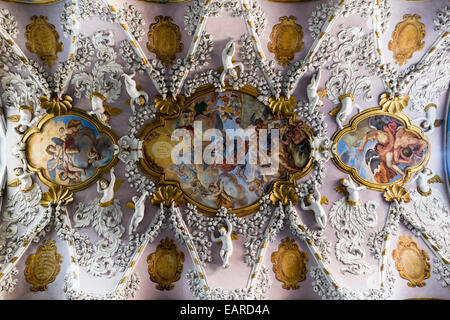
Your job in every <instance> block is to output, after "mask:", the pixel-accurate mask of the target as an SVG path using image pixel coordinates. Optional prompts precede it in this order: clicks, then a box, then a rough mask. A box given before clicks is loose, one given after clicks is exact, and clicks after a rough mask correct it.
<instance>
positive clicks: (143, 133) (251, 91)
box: [137, 85, 314, 217]
mask: <svg viewBox="0 0 450 320" xmlns="http://www.w3.org/2000/svg"><path fill="white" fill-rule="evenodd" d="M212 91H215V87H214V86H213V85H202V86H199V87H198V88H197V89H196V91H195V92H194V93H193V94H192V95H190V96H189V97H188V98H187V99H186V101H185V104H184V105H183V107H181V108H179V110H178V111H177V113H175V114H173V115H163V114H161V113H157V114H156V117H155V119H154V120H152V121H150V122H148V123H147V124H145V125H144V126H143V127H142V128H141V130H140V131H139V132H138V134H137V138H138V139H140V140H142V141H144V140H145V138H146V137H147V135H148V134H149V133H150V132H151V131H153V130H155V129H156V128H159V127H163V126H164V125H165V124H166V121H167V120H172V119H178V118H179V117H180V115H181V113H182V111H183V109H184V107H185V106H186V105H188V104H189V103H190V102H191V101H193V100H195V99H197V98H198V97H200V96H202V95H204V94H207V93H210V92H212ZM225 91H237V92H240V93H244V94H247V95H250V96H253V97H254V98H255V99H256V98H257V97H258V96H259V94H260V93H259V91H258V90H257V89H256V88H254V87H251V86H248V85H245V86H244V87H242V88H240V89H239V90H236V89H233V87H231V86H229V85H227V86H225ZM265 106H266V108H269V107H268V106H267V105H265ZM269 110H270V108H269ZM284 120H286V122H288V120H289V119H287V118H284ZM298 121H299V120H296V122H298ZM305 125H306V126H307V128H309V130H310V132H308V130H304V131H305V133H306V136H307V138H308V141H309V142H310V143H311V141H312V140H313V132H312V130H311V129H310V127H309V126H308V125H307V124H305ZM137 166H138V168H139V169H140V170H141V171H142V172H143V173H144V174H146V175H147V176H148V177H150V178H151V179H152V180H154V181H155V182H156V183H155V184H156V187H159V186H167V185H172V186H174V187H176V188H178V189H180V190H181V192H182V193H183V195H184V197H185V199H186V201H188V202H190V203H192V204H193V205H195V206H197V209H198V212H199V213H201V214H203V215H205V216H209V217H213V216H215V214H216V212H217V210H218V208H212V207H209V206H206V205H204V204H202V203H200V202H198V201H196V200H194V199H192V198H190V197H189V195H188V194H187V193H186V192H185V191H184V190H183V189H182V188H181V185H180V183H179V182H178V181H175V180H166V179H165V174H164V173H160V172H157V171H155V170H153V169H152V168H151V166H150V164H149V163H148V162H147V161H146V159H145V157H143V158H141V159H140V160H139V162H137ZM313 167H314V161H313V158H312V157H311V156H310V158H309V160H308V162H307V164H306V165H305V166H304V167H303V169H302V170H301V171H298V172H294V173H292V172H288V173H287V177H286V178H284V179H274V180H272V181H271V182H270V185H269V189H268V190H267V192H266V193H265V194H264V195H267V194H271V193H272V191H273V189H274V188H275V187H276V186H277V185H280V184H296V182H297V180H299V179H301V178H303V177H304V176H306V175H307V174H308V173H309V172H311V170H312V169H313ZM260 199H261V198H259V199H258V200H256V201H255V202H253V203H251V204H248V205H246V206H244V207H241V208H237V209H234V208H233V209H230V210H228V212H230V213H234V214H236V216H237V217H244V216H247V215H250V214H253V213H255V212H256V211H257V210H258V208H259V206H260V205H261V203H260V202H259V200H260Z"/></svg>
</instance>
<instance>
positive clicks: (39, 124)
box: [0, 0, 450, 299]
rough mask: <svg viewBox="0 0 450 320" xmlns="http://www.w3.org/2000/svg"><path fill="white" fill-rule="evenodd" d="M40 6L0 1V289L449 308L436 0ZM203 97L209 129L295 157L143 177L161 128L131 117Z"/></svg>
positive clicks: (146, 117)
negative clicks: (265, 141) (283, 139)
mask: <svg viewBox="0 0 450 320" xmlns="http://www.w3.org/2000/svg"><path fill="white" fill-rule="evenodd" d="M14 2H26V3H27V4H24V3H14ZM39 2H42V3H44V2H46V1H32V0H30V1H11V2H5V1H1V2H0V39H1V40H0V50H1V54H0V66H1V68H0V81H1V87H0V97H1V103H0V105H1V107H2V110H3V115H4V117H3V119H2V122H1V125H2V135H1V140H0V142H1V148H2V152H1V157H0V163H1V165H2V168H3V169H2V170H3V171H1V173H2V183H3V186H4V187H3V189H2V190H3V192H2V198H1V200H2V214H1V228H0V240H1V242H0V258H1V261H0V262H1V271H0V275H1V278H0V290H1V293H2V297H3V298H4V299H94V298H99V299H192V298H198V299H230V298H238V299H243V298H250V299H320V298H325V299H347V298H351V299H407V298H441V299H448V298H449V291H448V284H449V283H450V269H449V267H448V261H449V259H450V257H449V244H450V238H449V228H450V217H449V208H448V207H449V206H448V204H449V194H448V189H447V183H448V173H447V172H446V171H445V163H444V160H445V157H444V154H445V148H446V145H445V136H446V132H447V131H446V130H447V129H446V115H447V113H446V112H447V110H448V103H449V102H448V85H449V74H450V73H449V68H450V62H449V39H450V36H449V32H450V24H449V21H450V18H449V14H450V11H449V10H450V8H449V7H448V6H446V5H448V2H447V1H445V0H442V1H441V0H430V1H403V0H390V1H389V0H379V1H372V0H367V1H359V0H358V1H357V0H353V1H350V0H347V1H340V0H329V1H322V0H320V1H274V2H271V1H263V0H242V1H239V0H230V1H215V0H207V1H203V0H200V1H134V0H130V1H128V2H127V3H125V2H123V1H119V0H115V1H113V0H96V1H85V0H78V1H77V0H73V1H64V0H62V1H50V2H52V3H49V4H38V3H39ZM159 2H161V3H159ZM167 2H176V3H167ZM29 3H35V4H29ZM230 41H232V42H233V43H234V46H235V53H234V55H229V56H228V60H227V59H226V58H227V56H226V55H225V56H223V53H224V51H225V49H226V47H227V46H228V45H229V44H230V43H231V42H230ZM223 58H225V59H224V60H223ZM231 58H233V59H231ZM233 70H234V72H236V75H235V77H233V76H232V73H233ZM222 74H223V75H224V76H225V78H224V79H223V80H224V84H226V87H225V86H224V85H223V84H222V83H221V81H222V78H221V75H222ZM123 75H129V77H127V76H123ZM133 80H134V81H135V84H134V83H133ZM207 85H209V87H208V86H207ZM250 87H252V88H250ZM199 88H200V89H199ZM216 91H217V92H220V93H219V95H217V94H214V92H216ZM231 92H234V93H233V94H231ZM218 97H219V98H218ZM214 99H216V100H214ZM217 99H219V100H220V101H225V103H229V104H230V105H225V104H224V105H223V106H222V109H221V106H219V107H218V114H220V120H218V118H217V119H216V120H215V121H216V122H215V124H217V123H222V124H226V123H228V122H226V121H229V120H233V121H234V122H235V123H240V124H241V125H242V126H243V123H245V121H248V122H249V123H252V121H254V120H251V116H252V117H255V115H257V114H258V115H259V116H258V117H260V120H261V121H263V120H264V123H271V122H274V123H278V124H281V127H282V128H283V127H284V128H288V130H289V131H288V133H289V135H287V136H294V134H293V133H292V134H291V133H290V132H295V131H294V129H295V128H301V130H302V132H303V134H304V135H306V136H307V140H305V141H308V143H307V144H306V147H307V150H308V151H307V152H306V153H307V154H308V155H309V156H310V157H309V158H308V159H310V160H309V162H308V163H307V164H303V165H302V166H301V168H300V167H299V165H298V162H297V161H301V159H300V160H298V159H297V160H295V161H294V164H295V165H294V167H295V168H294V169H292V170H291V169H290V168H289V166H292V162H290V161H292V159H291V160H289V159H288V160H286V162H282V163H281V165H282V168H283V169H282V170H281V171H282V174H284V175H285V176H283V178H282V179H278V180H277V181H278V182H277V183H274V184H271V182H272V181H273V180H274V179H272V180H270V181H262V180H259V183H260V184H261V185H253V184H251V183H250V182H252V181H249V179H248V183H244V182H242V181H243V180H238V183H236V181H235V180H233V179H237V178H236V177H237V175H238V173H237V171H233V170H237V169H235V167H232V169H233V170H231V171H230V167H226V166H225V167H220V168H221V169H220V171H218V170H217V169H215V170H216V171H214V170H211V171H209V172H208V173H207V175H205V177H207V178H209V179H212V178H211V177H212V176H214V175H215V174H217V172H221V175H220V176H219V178H217V177H216V179H217V181H215V180H206V181H208V182H211V183H212V187H211V189H208V188H209V187H210V186H211V184H210V185H209V186H208V185H206V188H207V189H205V190H206V191H204V192H205V193H204V194H205V195H206V196H205V197H204V198H201V197H197V196H196V195H195V194H194V193H195V192H196V190H197V189H196V188H195V187H192V185H191V186H190V187H189V188H191V189H189V188H188V189H186V188H185V189H183V188H180V185H182V186H184V184H182V177H184V176H185V174H186V172H182V171H181V170H180V169H178V170H179V171H173V172H172V175H173V179H175V180H176V179H178V180H177V181H178V182H179V183H178V184H170V183H169V184H168V183H162V180H161V179H162V178H161V174H159V175H158V174H156V173H157V172H158V170H160V169H161V167H163V168H164V170H166V171H164V172H165V173H166V174H167V177H168V176H169V174H168V172H169V171H167V170H168V169H167V166H166V164H167V163H166V161H168V160H166V159H168V158H167V156H163V155H162V154H164V153H167V145H168V143H169V142H168V141H166V140H163V138H161V137H164V136H163V134H162V132H163V130H166V131H165V132H166V133H167V132H168V133H169V134H170V132H171V131H170V130H173V128H174V127H170V125H169V128H166V127H164V126H163V129H160V131H159V132H157V130H156V129H155V130H153V129H152V128H153V127H151V126H149V125H147V124H148V123H155V121H156V120H154V118H155V117H156V119H157V120H158V119H162V118H164V119H167V123H169V124H170V123H173V122H170V118H171V117H178V116H179V117H180V119H181V120H180V121H185V122H186V123H187V124H186V125H185V127H186V128H188V125H189V121H190V120H192V119H191V118H189V116H192V115H193V113H192V112H194V114H195V117H196V119H198V118H197V117H198V116H200V117H204V118H202V119H203V120H202V121H203V124H204V125H207V124H208V123H209V122H208V121H209V119H210V118H211V117H210V114H212V113H213V112H210V113H208V110H209V109H206V111H205V110H203V111H198V110H202V109H198V108H202V104H201V103H202V102H203V103H205V101H206V105H207V104H208V101H210V102H211V101H216V102H217V101H219V100H217ZM226 99H230V101H235V102H236V101H240V102H239V103H238V105H237V107H231V109H230V106H232V103H234V102H227V101H228V100H226ZM233 99H235V100H233ZM257 100H258V101H257ZM236 103H237V102H236ZM191 106H192V108H191ZM207 106H208V105H207ZM94 107H97V108H101V107H103V108H104V109H103V110H101V109H97V110H93V108H94ZM208 107H209V108H210V107H211V105H209V106H208ZM336 107H338V109H336ZM189 108H190V109H189ZM233 108H234V109H233ZM252 108H253V109H252ZM339 108H340V109H339ZM247 109H251V110H253V111H252V112H253V113H250V114H249V112H247V111H246V110H247ZM99 110H100V111H99ZM261 110H266V111H265V113H264V111H261ZM90 111H94V112H93V113H91V114H88V112H90ZM102 111H104V112H102ZM188 111H189V112H188ZM180 112H181V115H179V113H180ZM190 112H191V113H190ZM244 113H246V114H244ZM105 114H106V115H107V116H105ZM204 114H206V116H208V117H206V116H205V115H204ZM19 116H20V117H19ZM30 117H31V119H30ZM183 117H185V118H183ZM217 117H219V116H217ZM245 117H247V118H245ZM55 119H57V120H58V121H56V120H55ZM237 119H238V121H239V122H236V120H237ZM337 119H338V120H340V121H337ZM71 120H72V122H71ZM299 120H301V121H302V122H301V123H302V125H299V122H298V121H299ZM435 120H436V121H435ZM152 121H153V122H152ZM277 121H278V122H277ZM427 121H428V122H427ZM339 122H340V123H339ZM252 124H254V123H252ZM349 124H351V125H352V126H350V125H349ZM234 126H235V124H234ZM263 126H264V124H263ZM340 127H343V129H342V130H341V129H340ZM210 128H214V125H212V126H210ZM263 128H264V127H263ZM266 128H267V125H266ZM272 128H273V126H272ZM167 129H168V131H167ZM71 130H72V131H71ZM83 130H84V131H83ZM81 132H83V133H81ZM399 132H400V133H399ZM405 132H406V133H405ZM93 135H94V137H92V136H93ZM71 137H72V138H71ZM73 137H76V138H75V139H74V138H73ZM402 137H403V138H402ZM394 138H395V141H397V142H396V144H395V143H394ZM71 139H72V140H71ZM292 139H293V140H288V143H289V145H290V146H293V145H295V146H297V145H298V143H296V142H295V140H294V139H295V137H294V138H292ZM383 139H384V140H383ZM389 139H392V141H391V140H389ZM364 140H365V141H366V142H367V148H369V149H370V150H371V151H367V150H368V149H367V148H366V149H365V148H364V147H363V148H362V149H363V150H362V151H361V152H363V153H364V157H362V156H361V155H359V153H361V152H358V151H357V148H356V147H358V148H360V147H361V144H362V142H363V141H364ZM289 141H291V142H289ZM339 142H340V143H341V144H339ZM77 143H78V144H77ZM157 143H158V144H157ZM342 143H344V144H342ZM377 143H378V146H377ZM390 143H391V144H392V147H391V148H392V150H394V151H392V152H390V151H389V150H387V149H383V148H387V147H386V146H387V145H389V144H390ZM50 144H51V145H52V147H50V149H49V148H48V146H49V145H50ZM73 144H75V147H73V146H72V145H73ZM169 145H170V143H169ZM94 146H95V148H94ZM58 148H59V149H58ZM77 148H78V149H77ZM295 148H297V147H295ZM298 148H300V147H298ZM342 148H344V149H342ZM74 149H77V151H78V152H76V153H77V154H78V156H79V157H81V156H80V154H81V155H82V154H83V152H85V153H84V155H85V157H86V158H83V159H81V158H80V159H81V160H80V159H78V162H83V161H84V162H83V163H85V164H86V165H85V166H84V167H83V166H82V167H83V168H81V170H80V168H79V166H80V164H79V163H78V164H77V165H78V167H77V166H76V165H75V164H74V162H73V159H75V158H74V157H76V155H74V154H72V155H71V153H70V152H71V150H74ZM85 149H86V150H87V149H89V150H88V151H83V150H85ZM92 150H94V151H95V152H94V151H92ZM155 150H156V151H155ZM383 150H384V151H383ZM89 151H92V153H89ZM58 152H61V153H60V154H61V155H62V156H61V158H60V159H61V160H58V159H59V158H57V156H56V155H57V154H58ZM292 152H294V151H292ZM383 152H384V153H383ZM280 154H281V153H280ZM298 154H299V153H297V155H298ZM361 154H362V153H361ZM151 155H153V156H157V157H156V160H155V159H153V160H154V161H153V160H152V159H151ZM52 157H53V158H52ZM280 157H281V156H280ZM52 159H53V160H52ZM55 159H56V160H55ZM142 159H144V160H142ZM281 159H284V158H282V157H281ZM410 159H411V161H414V162H413V163H411V162H408V161H409V160H410ZM52 161H53V162H52ZM58 161H60V162H58ZM89 161H90V162H89ZM152 161H153V162H152ZM280 161H281V160H280ZM358 161H359V162H358ZM402 161H403V164H402ZM93 163H95V166H94V165H93ZM40 164H41V166H40ZM53 166H55V168H56V169H53V171H52V170H50V169H49V168H50V167H52V168H53ZM17 167H22V168H24V169H25V170H24V171H23V172H19V170H16V169H15V168H17ZM97 167H98V170H97V169H96V168H97ZM210 167H214V166H210ZM210 167H208V168H210ZM352 167H353V168H354V170H353V172H352V170H351V168H352ZM58 168H63V169H58ZM112 168H113V170H112ZM195 168H196V170H197V171H195V174H196V175H197V176H198V177H200V174H205V173H204V171H205V172H206V169H205V168H204V167H202V168H200V167H195ZM362 168H363V169H364V170H365V171H364V174H363V172H362V171H361V170H363V169H362ZM406 168H409V169H406ZM425 168H428V169H429V170H425ZM203 170H204V171H203ZM245 170H247V169H245ZM368 170H372V171H373V172H371V171H370V172H369V171H368ZM111 172H112V174H111ZM155 172H156V173H155ZM174 172H175V173H174ZM224 172H225V173H226V172H231V173H233V174H227V175H225V174H224ZM244 172H245V174H247V178H248V172H247V171H244ZM397 175H398V176H397ZM220 177H223V180H222V181H225V183H226V185H224V186H225V188H228V189H227V190H228V191H223V190H222V191H221V190H219V191H220V192H219V191H218V192H217V193H216V195H215V196H213V194H214V193H215V192H216V191H217V190H216V189H214V188H219V187H220V183H219V182H220V181H219V180H220V179H221V178H220ZM225 177H226V179H229V180H225ZM233 177H234V178H233ZM288 178H290V180H289V179H288ZM343 178H347V179H348V180H347V181H350V184H351V185H350V186H349V185H347V184H346V183H347V182H343V181H342V180H341V179H343ZM30 179H31V180H30ZM101 179H106V181H109V183H110V186H111V188H108V187H106V188H105V189H104V190H103V187H104V186H106V185H102V184H101V185H100V186H98V185H97V183H98V182H99V181H100V180H101ZM113 179H115V181H112V180H113ZM202 179H206V178H201V177H200V178H199V181H200V180H201V181H200V182H201V183H204V181H203V180H202ZM166 180H170V179H168V178H167V179H166ZM256 180H257V179H255V180H254V181H256ZM230 181H231V182H230ZM233 181H235V182H233ZM239 181H240V183H239ZM114 182H117V183H116V187H117V188H114V189H112V187H113V185H114V184H115V183H114ZM119 182H121V183H119ZM216 182H217V183H216ZM263 182H264V183H263ZM230 186H231V187H230ZM352 186H353V189H352ZM359 186H364V187H365V188H364V189H363V188H356V189H355V187H359ZM230 188H231V189H230ZM232 188H234V189H232ZM250 188H253V189H250ZM257 188H260V190H261V191H260V192H259V193H258V192H256V191H255V190H256V189H257ZM230 190H238V192H236V194H233V196H231V194H230V193H232V191H230ZM183 191H184V192H183ZM239 191H242V192H241V194H239ZM145 192H147V193H146V198H145V199H144V198H142V199H143V202H142V203H143V204H144V210H145V211H144V213H145V214H144V217H143V219H142V221H140V222H139V219H137V218H138V217H139V213H140V212H139V210H138V209H139V207H140V206H139V203H140V202H139V199H138V197H141V196H142V195H143V194H144V193H145ZM227 192H228V193H227ZM242 194H245V196H244V197H241V196H242ZM309 194H314V195H315V198H316V199H317V201H316V202H317V203H316V205H317V206H316V207H308V201H310V203H311V202H313V201H314V199H312V198H311V197H309ZM134 196H136V198H134V199H133V197H134ZM207 196H210V198H211V199H213V200H211V201H212V202H207V201H208V200H205V199H206V198H207ZM262 196H264V197H263V198H262V200H261V202H258V201H257V199H258V198H261V197H262ZM252 197H253V198H252ZM307 198H308V200H306V199H307ZM208 199H209V198H208ZM238 200H239V201H238ZM136 206H137V207H138V209H136V210H135V209H134V207H136ZM221 206H224V207H226V209H225V208H221V209H217V208H218V207H221ZM243 208H244V209H243ZM320 209H322V210H320ZM227 217H228V220H229V222H230V223H231V225H227V223H226V220H227V219H226V218H227ZM134 223H136V228H131V231H129V230H130V224H131V225H132V226H134ZM220 226H225V230H230V229H232V230H233V234H232V235H230V237H231V236H232V238H233V240H230V242H232V243H233V251H232V252H231V251H230V250H224V252H225V251H227V252H229V253H231V256H230V259H229V266H228V267H227V268H223V267H222V258H221V249H224V247H223V245H224V244H223V243H219V244H215V243H214V242H213V241H212V240H211V232H212V231H214V232H215V233H214V234H215V236H216V237H217V236H218V235H219V233H218V229H219V227H220ZM230 226H231V227H230ZM227 239H229V238H227ZM52 241H54V242H52ZM223 242H224V243H225V242H226V241H223Z"/></svg>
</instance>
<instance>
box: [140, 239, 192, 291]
mask: <svg viewBox="0 0 450 320" xmlns="http://www.w3.org/2000/svg"><path fill="white" fill-rule="evenodd" d="M183 262H184V253H183V252H182V251H179V250H178V248H177V245H176V244H175V242H174V241H173V240H172V239H170V238H165V239H163V240H161V242H160V244H159V245H158V247H157V248H156V251H155V252H153V253H151V254H150V255H149V256H148V257H147V263H148V264H149V266H148V273H149V274H150V280H151V281H153V282H155V283H157V284H158V285H157V286H156V289H158V290H172V289H173V288H175V285H174V284H173V282H176V281H178V280H180V278H181V273H182V272H183Z"/></svg>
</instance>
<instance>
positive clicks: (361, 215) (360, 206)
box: [328, 177, 377, 275]
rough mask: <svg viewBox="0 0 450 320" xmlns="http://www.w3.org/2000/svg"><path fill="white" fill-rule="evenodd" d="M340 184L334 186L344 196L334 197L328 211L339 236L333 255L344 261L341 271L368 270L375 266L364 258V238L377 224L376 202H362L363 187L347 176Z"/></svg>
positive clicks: (353, 272) (355, 271)
mask: <svg viewBox="0 0 450 320" xmlns="http://www.w3.org/2000/svg"><path fill="white" fill-rule="evenodd" d="M340 184H341V185H340V186H339V187H337V188H335V190H336V191H337V192H339V193H341V194H343V195H344V197H341V198H340V199H338V200H336V201H335V202H334V203H333V206H332V207H331V209H330V211H329V212H328V217H329V218H330V225H331V226H332V227H333V228H334V229H335V230H336V237H337V239H338V241H337V242H336V257H337V259H338V260H339V261H340V262H342V263H343V264H344V265H345V266H344V267H343V268H342V269H341V271H342V272H349V273H352V274H358V275H359V274H367V273H371V272H373V271H374V270H375V269H374V267H373V266H371V265H369V264H368V263H367V262H366V261H365V259H364V257H365V254H366V253H365V248H364V241H365V236H366V230H367V229H368V228H373V227H375V226H376V225H377V212H376V207H377V202H376V201H374V200H369V201H367V202H366V203H361V200H360V197H359V191H361V190H363V189H365V188H366V187H364V186H358V185H357V184H356V183H354V182H353V181H352V180H350V177H347V178H343V179H341V180H340Z"/></svg>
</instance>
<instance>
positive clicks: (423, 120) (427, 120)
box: [413, 103, 442, 133]
mask: <svg viewBox="0 0 450 320" xmlns="http://www.w3.org/2000/svg"><path fill="white" fill-rule="evenodd" d="M424 111H425V116H424V117H420V118H417V119H414V120H413V122H415V123H418V124H419V125H420V127H421V128H422V129H424V131H425V132H426V133H432V132H433V131H434V128H436V127H439V126H440V125H441V124H442V120H436V105H435V104H434V103H430V104H429V105H427V106H426V107H425V109H424Z"/></svg>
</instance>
